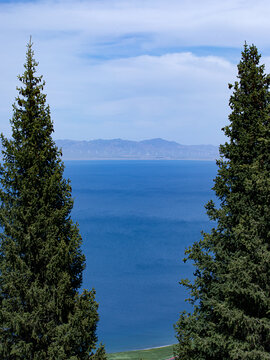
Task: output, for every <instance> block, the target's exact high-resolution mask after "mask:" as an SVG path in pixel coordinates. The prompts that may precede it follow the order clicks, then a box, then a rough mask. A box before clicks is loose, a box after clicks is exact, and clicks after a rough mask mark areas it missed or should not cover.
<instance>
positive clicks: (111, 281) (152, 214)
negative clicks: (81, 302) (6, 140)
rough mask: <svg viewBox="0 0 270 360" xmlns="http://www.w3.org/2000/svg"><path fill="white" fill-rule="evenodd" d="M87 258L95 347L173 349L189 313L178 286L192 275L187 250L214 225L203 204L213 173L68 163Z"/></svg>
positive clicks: (203, 165) (144, 164)
mask: <svg viewBox="0 0 270 360" xmlns="http://www.w3.org/2000/svg"><path fill="white" fill-rule="evenodd" d="M65 165H66V170H65V176H66V177H68V178H70V179H71V184H72V188H73V198H74V201H75V202H74V209H73V212H72V218H73V220H74V221H77V222H78V223H79V227H80V232H81V234H82V237H83V252H84V253H85V255H86V270H85V271H84V281H83V287H84V288H88V289H90V288H92V287H94V288H95V289H96V293H97V294H96V298H97V301H98V302H99V304H100V307H99V315H100V322H99V326H98V336H99V341H102V342H103V343H105V345H106V350H107V351H108V352H114V351H124V350H131V349H141V348H147V347H153V346H159V345H166V344H172V343H175V341H176V339H175V334H174V329H173V324H174V323H175V322H176V321H177V319H178V316H179V313H180V311H182V310H183V309H187V307H188V305H187V303H186V302H185V298H186V297H187V293H186V292H185V290H184V289H183V288H182V287H181V286H180V285H179V284H178V282H179V280H180V279H181V278H185V277H191V276H192V271H193V269H192V265H191V264H184V263H183V262H182V259H183V257H184V251H185V248H186V247H188V246H189V245H191V244H192V243H193V242H194V241H195V240H199V239H200V237H201V234H200V232H201V230H204V231H207V230H210V228H211V227H212V226H213V224H211V223H210V222H209V220H208V217H207V215H206V214H205V209H204V205H205V204H206V202H207V201H208V200H210V199H214V193H213V191H211V188H212V186H213V178H214V177H215V175H216V172H217V167H216V164H215V162H207V161H66V162H65Z"/></svg>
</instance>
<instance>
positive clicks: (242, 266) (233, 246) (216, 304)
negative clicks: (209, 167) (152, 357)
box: [176, 44, 270, 360]
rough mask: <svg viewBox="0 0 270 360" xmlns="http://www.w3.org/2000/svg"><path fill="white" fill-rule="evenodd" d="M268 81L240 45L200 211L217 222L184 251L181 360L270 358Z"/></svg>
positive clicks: (251, 51) (252, 51) (249, 49)
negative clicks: (213, 171) (189, 265)
mask: <svg viewBox="0 0 270 360" xmlns="http://www.w3.org/2000/svg"><path fill="white" fill-rule="evenodd" d="M269 85H270V78H269V76H268V75H266V74H265V73H264V65H260V55H259V54H258V51H257V48H256V47H255V46H254V45H252V46H247V44H245V46H244V50H243V52H242V58H241V61H240V63H239V65H238V81H236V82H235V84H234V85H229V88H233V94H232V96H231V97H230V102H229V105H230V108H231V110H232V112H231V114H230V115H229V125H228V126H225V128H224V129H223V130H224V132H225V135H226V136H227V137H228V141H227V142H226V143H225V144H224V145H221V146H220V156H221V157H220V159H219V160H218V161H217V165H218V174H217V177H216V178H215V180H214V187H213V189H214V191H215V194H216V196H217V198H218V199H219V205H218V206H216V205H215V204H214V202H213V201H210V202H209V203H208V204H207V205H206V209H207V213H208V216H209V217H210V219H211V220H213V221H215V222H216V226H215V228H213V229H212V231H211V232H210V233H204V234H203V238H202V239H201V240H200V241H197V242H195V243H194V244H193V245H192V246H191V247H190V248H189V249H187V251H186V255H187V257H186V259H185V261H186V260H191V261H192V262H193V264H194V266H195V272H194V279H193V280H192V281H189V280H182V281H181V283H182V285H184V286H186V287H187V289H188V290H189V292H190V298H189V302H190V303H191V305H192V311H191V312H189V313H187V312H182V313H181V315H180V318H179V320H178V322H177V324H176V332H177V338H178V340H179V343H178V345H177V348H176V355H177V356H178V357H179V359H181V360H187V359H189V360H193V359H196V360H231V359H247V360H255V359H256V360H263V359H270V296H269V295H270V117H269V114H270V111H269V104H270V95H269Z"/></svg>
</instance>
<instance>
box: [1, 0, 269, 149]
mask: <svg viewBox="0 0 270 360" xmlns="http://www.w3.org/2000/svg"><path fill="white" fill-rule="evenodd" d="M269 10H270V3H269V2H267V1H263V0H261V1H260V0H259V1H257V2H256V3H255V2H254V1H249V0H246V1H240V0H228V1H226V2H219V1H213V0H204V1H202V0H195V1H192V2H191V1H188V0H166V1H165V0H136V1H135V0H129V1H126V0H125V1H124V0H122V1H120V0H106V1H104V0H103V1H102V0H101V1H98V0H92V1H75V0H70V1H37V2H22V3H17V2H16V3H10V4H0V40H1V44H2V54H1V57H0V76H1V85H0V91H1V97H0V121H1V127H2V130H3V131H4V132H6V133H7V132H8V128H9V124H8V118H9V117H10V114H11V103H12V102H13V99H14V97H15V95H16V91H15V86H16V75H17V74H18V73H21V72H22V64H23V62H24V56H25V43H26V42H27V41H28V38H29V35H30V34H32V35H33V39H34V43H35V50H36V57H37V59H38V60H39V61H40V66H39V71H40V73H42V74H44V77H45V80H47V87H46V92H47V93H48V101H49V103H50V105H51V108H52V114H53V116H54V119H55V128H56V137H59V138H63V137H69V138H95V137H125V138H146V137H155V136H162V137H165V138H168V139H169V138H171V139H174V140H177V141H181V142H183V143H196V142H197V143H198V142H201V143H218V142H220V141H222V134H221V132H220V128H221V127H222V126H223V125H224V122H225V121H226V116H227V112H228V106H227V103H228V96H229V92H228V91H227V83H228V82H231V81H233V80H234V77H235V72H236V66H235V64H234V65H233V64H232V63H231V62H229V61H228V60H226V56H227V54H226V49H224V50H223V53H222V55H220V56H202V55H201V56H195V55H194V54H192V53H190V52H182V51H181V50H175V49H181V47H182V48H184V47H192V46H197V47H201V46H207V47H208V48H211V47H221V48H222V47H237V48H241V46H242V44H243V42H244V40H247V41H248V42H249V43H251V42H254V43H255V44H256V45H258V46H259V47H260V50H264V49H265V52H266V54H265V55H268V53H267V51H268V50H267V48H268V43H269V40H268V34H269V30H270V23H269V20H268V16H267V15H268V14H269ZM209 51H210V50H209ZM213 51H214V50H213ZM157 54H158V55H157ZM213 54H214V52H213ZM239 57H240V52H239Z"/></svg>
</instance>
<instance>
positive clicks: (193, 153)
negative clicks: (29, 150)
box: [56, 138, 219, 160]
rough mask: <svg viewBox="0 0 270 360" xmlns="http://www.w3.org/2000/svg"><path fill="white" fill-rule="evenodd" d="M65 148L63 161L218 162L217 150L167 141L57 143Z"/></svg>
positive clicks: (211, 147)
mask: <svg viewBox="0 0 270 360" xmlns="http://www.w3.org/2000/svg"><path fill="white" fill-rule="evenodd" d="M56 145H57V146H58V147H60V148H62V151H63V159H64V160H106V159H108V160H110V159H111V160H124V159H126V160H215V159H217V158H218V157H219V151H218V146H214V145H181V144H178V143H177V142H174V141H167V140H164V139H159V138H158V139H150V140H143V141H130V140H122V139H112V140H102V139H100V140H90V141H76V140H56Z"/></svg>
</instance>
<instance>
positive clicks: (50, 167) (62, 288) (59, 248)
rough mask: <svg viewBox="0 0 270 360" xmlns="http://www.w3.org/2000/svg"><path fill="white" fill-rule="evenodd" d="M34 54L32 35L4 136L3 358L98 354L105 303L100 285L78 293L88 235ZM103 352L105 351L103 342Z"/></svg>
mask: <svg viewBox="0 0 270 360" xmlns="http://www.w3.org/2000/svg"><path fill="white" fill-rule="evenodd" d="M33 55H34V53H33V50H32V42H31V40H30V42H29V44H28V48H27V54H26V63H25V65H24V67H25V71H24V73H23V75H22V76H19V80H20V82H21V83H22V85H21V87H19V88H17V90H18V92H19V95H18V97H17V98H16V101H15V104H14V105H13V117H12V120H11V126H12V138H11V139H7V138H5V137H4V136H3V135H2V146H3V151H2V153H3V162H2V165H1V168H0V180H1V189H0V199H1V207H0V225H1V228H2V232H1V238H0V240H1V242H0V307H1V308H0V359H1V360H15V359H16V360H19V359H24V360H30V359H31V360H53V359H54V360H68V359H69V360H82V359H83V360H86V359H92V358H94V357H95V355H94V353H93V350H94V349H95V348H96V342H97V336H96V326H97V322H98V313H97V310H98V305H97V303H96V301H95V291H94V290H92V291H87V290H84V291H83V292H82V293H81V294H80V293H79V289H80V287H81V284H82V271H83V269H84V267H85V257H84V255H83V254H82V251H81V248H80V247H81V242H82V240H81V236H80V234H79V230H78V227H77V225H76V224H74V223H73V222H72V220H71V217H70V213H71V210H72V207H73V200H72V198H71V186H70V183H69V181H68V180H65V179H64V177H63V171H64V165H63V162H62V161H61V152H60V151H59V150H58V148H57V147H56V145H55V143H54V141H53V140H52V132H53V123H52V120H51V117H50V109H49V106H48V105H46V95H45V94H43V93H42V91H43V87H44V84H45V83H44V81H43V79H42V76H37V75H36V67H37V65H38V64H37V62H36V61H35V60H34V57H33ZM97 358H99V359H103V358H105V354H104V349H103V347H101V348H100V349H99V350H98V351H97Z"/></svg>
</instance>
